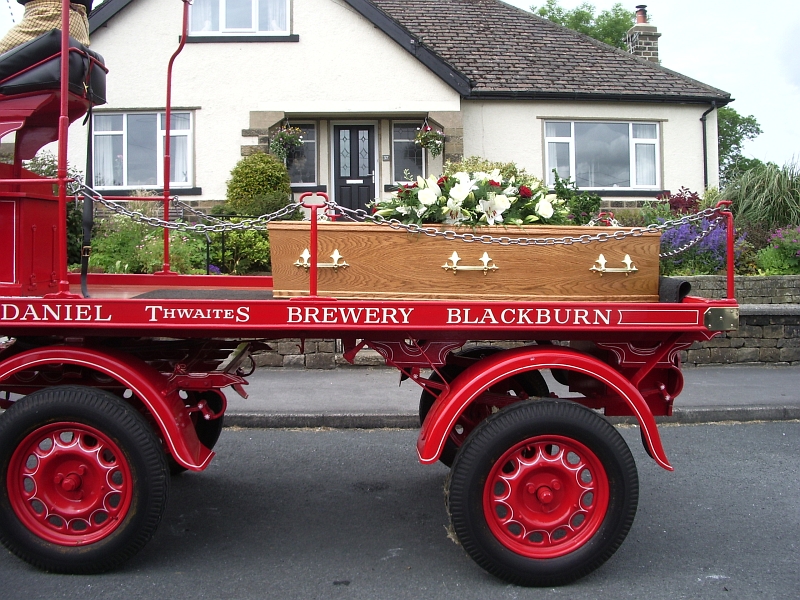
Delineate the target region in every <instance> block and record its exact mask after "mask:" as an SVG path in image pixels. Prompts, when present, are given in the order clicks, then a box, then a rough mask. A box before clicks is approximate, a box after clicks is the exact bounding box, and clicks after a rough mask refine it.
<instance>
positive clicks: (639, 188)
mask: <svg viewBox="0 0 800 600" xmlns="http://www.w3.org/2000/svg"><path fill="white" fill-rule="evenodd" d="M183 6H184V2H183V1H182V0H106V2H104V3H103V4H101V5H99V6H98V7H97V8H96V9H95V11H93V13H92V15H91V18H90V24H91V39H92V49H93V50H96V51H98V52H99V53H100V54H102V55H103V56H104V57H105V60H106V65H107V66H108V68H109V69H110V73H109V76H108V82H107V84H108V90H107V97H108V104H107V105H105V106H102V107H100V108H98V109H97V110H95V112H94V169H95V187H97V188H98V189H100V190H102V191H105V192H106V193H108V194H116V193H123V194H124V193H126V192H129V191H130V190H133V189H136V188H154V189H157V188H159V187H160V186H162V185H163V177H164V174H163V172H162V171H163V168H162V166H161V154H162V153H163V139H164V136H165V135H166V133H165V127H164V125H165V123H164V119H163V116H162V115H163V111H164V108H165V99H166V71H167V63H168V61H169V59H170V56H171V55H172V54H173V52H174V51H175V50H176V48H177V46H178V43H179V34H180V32H181V22H182V12H183ZM638 16H639V19H638V20H639V21H640V23H638V24H637V25H635V26H634V27H633V28H632V29H631V31H630V32H629V39H630V40H631V42H632V43H633V44H634V45H635V46H636V48H634V49H633V51H634V52H636V53H637V54H639V55H640V56H637V55H634V54H631V53H626V52H623V51H620V50H617V49H615V48H612V47H610V46H607V45H605V44H603V43H601V42H598V41H595V40H593V39H591V38H588V37H587V36H584V35H582V34H579V33H576V32H574V31H571V30H569V29H566V28H563V27H560V26H558V25H555V24H553V23H551V22H550V21H547V20H545V19H542V18H539V17H537V16H534V15H532V14H530V13H528V12H525V11H522V10H520V9H517V8H514V7H512V6H509V5H507V4H505V3H503V2H499V1H497V0H194V2H193V4H192V5H191V7H190V20H189V24H190V33H189V35H188V37H187V39H186V42H187V43H186V46H185V48H184V49H183V51H182V53H181V54H180V55H179V56H178V57H177V59H176V61H175V68H174V75H173V92H172V100H173V101H172V104H173V111H174V113H173V114H174V118H173V120H172V132H171V135H172V148H173V151H172V162H173V169H172V170H173V174H172V179H171V183H170V187H171V189H173V190H174V192H175V193H176V194H178V195H179V196H181V197H182V198H184V199H187V200H188V199H196V200H223V199H224V198H225V184H226V180H227V179H228V177H229V174H230V171H231V169H232V168H233V166H234V165H235V164H236V162H237V161H238V160H239V159H240V158H241V157H242V156H243V155H246V154H248V153H251V152H254V151H265V150H266V149H267V147H268V140H269V136H270V132H271V131H274V128H275V127H276V126H278V125H280V124H282V123H286V122H288V123H290V124H291V125H294V126H298V127H300V128H302V129H303V130H304V134H305V135H304V144H303V148H302V150H301V151H299V152H297V153H295V155H293V156H292V157H290V158H289V164H288V166H289V169H290V173H291V177H292V183H293V190H295V191H296V192H300V191H304V190H318V191H327V192H328V193H329V194H330V195H331V196H332V197H333V198H334V199H336V200H337V201H338V202H340V203H343V204H346V205H350V206H353V207H355V206H363V205H364V203H365V202H367V201H369V200H371V199H373V198H375V197H378V196H381V195H383V194H387V193H388V191H389V190H391V189H392V187H393V186H394V185H395V184H396V183H397V182H398V181H402V180H403V173H404V171H405V170H408V171H410V172H411V174H412V175H416V174H425V175H428V174H436V173H438V172H439V171H440V170H441V166H442V160H443V159H445V160H446V159H457V158H459V157H461V156H462V155H463V156H472V155H478V156H482V157H485V158H488V159H491V160H498V161H514V162H516V163H517V164H518V165H520V166H522V167H524V168H525V169H527V170H528V172H530V173H532V174H534V175H537V176H539V177H542V178H548V174H549V173H551V171H552V169H557V171H558V172H559V174H560V175H561V176H563V177H569V178H571V179H572V180H574V181H577V183H578V185H579V187H580V188H583V189H592V190H597V191H598V193H599V194H600V195H601V196H603V198H604V199H605V200H606V201H608V202H609V203H610V204H611V205H612V206H615V205H616V206H624V205H626V204H627V203H630V202H632V201H636V200H640V199H644V198H653V197H655V196H656V195H658V194H659V193H662V192H663V191H664V190H677V189H678V188H679V187H681V186H686V187H688V188H690V189H692V190H697V191H702V190H703V189H704V188H705V187H707V186H713V185H716V184H717V181H718V175H717V171H718V154H717V143H716V140H717V122H716V110H715V109H716V108H717V107H719V106H723V105H725V104H726V103H728V102H730V100H731V98H730V95H729V94H727V93H725V92H723V91H721V90H718V89H715V88H712V87H710V86H707V85H705V84H702V83H700V82H698V81H695V80H692V79H690V78H688V77H685V76H683V75H680V74H678V73H675V72H673V71H670V70H668V69H665V68H663V67H661V66H660V65H659V64H658V63H657V62H655V61H657V38H658V36H659V34H658V33H657V32H656V31H655V28H654V27H652V26H650V25H649V24H647V23H646V16H645V15H644V10H643V9H642V10H640V11H639V15H638ZM646 55H649V56H646ZM426 119H427V122H428V123H430V124H431V125H433V126H435V127H438V128H441V129H443V130H444V132H445V134H446V136H447V138H446V142H445V148H444V155H443V156H440V157H438V158H437V159H435V160H431V159H430V158H429V157H428V156H427V153H426V152H424V151H421V150H420V148H419V147H418V146H415V144H414V141H413V139H414V135H415V133H416V129H417V127H420V126H421V125H422V123H423V122H424V121H425V120H426ZM79 128H80V126H79V125H74V126H73V129H72V132H71V133H72V141H71V150H72V151H74V152H75V153H76V155H77V156H81V155H82V154H83V152H85V143H86V140H85V133H81V132H80V131H79ZM76 164H79V163H77V162H76ZM549 178H550V179H552V176H550V177H549Z"/></svg>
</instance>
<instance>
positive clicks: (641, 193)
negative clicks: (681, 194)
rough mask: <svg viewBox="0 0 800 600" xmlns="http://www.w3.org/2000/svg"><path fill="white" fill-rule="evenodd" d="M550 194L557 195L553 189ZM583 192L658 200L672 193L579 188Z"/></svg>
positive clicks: (608, 196)
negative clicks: (657, 198)
mask: <svg viewBox="0 0 800 600" xmlns="http://www.w3.org/2000/svg"><path fill="white" fill-rule="evenodd" d="M549 192H550V193H551V194H555V193H556V192H555V190H554V189H552V188H551V189H550V190H549ZM581 192H586V193H587V194H597V195H598V196H601V197H603V198H656V197H658V196H661V195H663V194H669V193H670V192H669V190H648V189H642V190H614V189H610V190H597V189H594V190H587V189H582V188H578V193H579V194H580V193H581Z"/></svg>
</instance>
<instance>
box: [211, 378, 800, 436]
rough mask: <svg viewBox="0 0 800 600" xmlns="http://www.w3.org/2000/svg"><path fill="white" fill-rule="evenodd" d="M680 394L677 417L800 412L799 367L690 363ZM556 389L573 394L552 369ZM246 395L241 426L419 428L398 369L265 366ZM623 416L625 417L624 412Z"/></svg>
mask: <svg viewBox="0 0 800 600" xmlns="http://www.w3.org/2000/svg"><path fill="white" fill-rule="evenodd" d="M683 374H684V379H685V385H684V390H683V392H682V393H681V394H680V395H679V396H678V398H677V399H676V400H675V411H674V412H675V415H674V416H673V417H667V418H664V419H661V420H665V421H674V422H679V423H708V422H718V421H754V420H758V421H774V420H779V421H781V420H793V419H800V366H789V365H787V366H759V365H726V366H710V367H697V368H689V369H685V370H684V371H683ZM545 379H546V380H547V381H548V385H549V386H550V389H551V391H554V392H555V393H557V394H558V395H559V396H560V397H565V396H569V393H568V391H567V390H566V388H564V387H563V386H560V385H559V384H557V383H556V382H555V381H554V380H553V379H552V378H551V377H550V376H549V374H546V376H545ZM249 382H250V383H249V385H248V386H247V388H246V389H247V392H248V394H249V398H248V399H246V400H245V399H242V398H239V397H238V396H236V395H235V394H233V393H228V400H229V404H228V412H227V414H226V417H225V418H226V424H228V425H233V426H241V427H343V428H351V427H363V428H376V427H418V426H419V417H418V405H419V396H420V388H419V386H417V385H416V384H415V383H413V382H412V381H404V382H403V383H402V384H400V375H399V373H398V372H397V371H396V370H394V369H389V368H382V367H340V368H338V369H333V370H327V371H321V370H301V369H283V368H260V369H257V370H256V372H255V373H254V374H253V375H252V376H251V377H250V378H249ZM623 420H624V419H623Z"/></svg>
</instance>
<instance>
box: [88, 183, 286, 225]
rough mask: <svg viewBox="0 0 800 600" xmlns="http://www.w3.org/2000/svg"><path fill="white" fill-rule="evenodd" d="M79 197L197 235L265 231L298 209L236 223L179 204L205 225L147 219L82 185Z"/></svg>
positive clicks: (145, 220) (144, 220)
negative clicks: (270, 225)
mask: <svg viewBox="0 0 800 600" xmlns="http://www.w3.org/2000/svg"><path fill="white" fill-rule="evenodd" d="M79 193H80V195H82V196H84V197H89V198H91V199H93V200H94V201H95V202H99V203H100V204H102V205H103V206H105V207H106V208H107V209H108V210H110V211H111V212H113V213H116V214H118V215H122V216H124V217H128V218H129V219H131V220H133V221H136V222H137V223H144V224H145V225H149V226H151V227H161V228H164V229H170V230H173V231H190V232H197V233H219V232H222V231H244V230H255V231H266V229H267V223H269V222H270V221H275V220H277V219H280V218H282V217H285V216H287V215H291V214H292V213H294V212H295V211H296V210H298V209H299V208H300V203H298V202H290V203H289V204H287V205H286V206H284V207H283V208H280V209H278V210H276V211H275V212H273V213H269V214H265V215H261V216H258V217H253V218H247V219H242V220H241V221H238V222H236V223H233V222H230V221H223V220H221V219H217V218H216V217H209V216H208V215H205V214H204V213H201V212H200V211H196V210H195V209H193V208H191V207H189V206H187V205H186V204H185V203H183V202H181V203H180V204H181V205H182V206H183V207H185V208H189V210H190V212H192V213H195V214H198V213H199V216H202V217H203V218H204V219H206V220H208V221H210V222H211V223H212V225H206V224H204V223H195V224H192V223H184V222H182V221H165V220H164V219H159V218H158V217H148V216H147V215H145V214H143V213H142V212H140V211H138V210H130V209H128V208H126V207H125V206H122V205H121V204H118V203H117V202H113V201H111V200H107V199H106V198H103V196H102V194H100V193H99V192H97V191H95V190H93V189H92V188H90V187H88V186H86V185H83V186H82V187H81V189H80V192H79Z"/></svg>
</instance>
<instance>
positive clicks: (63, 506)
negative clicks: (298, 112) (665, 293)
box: [0, 2, 738, 585]
mask: <svg viewBox="0 0 800 600" xmlns="http://www.w3.org/2000/svg"><path fill="white" fill-rule="evenodd" d="M184 4H185V6H188V4H187V3H186V2H184ZM65 5H66V2H65ZM67 46H69V47H70V49H65V47H67ZM61 52H63V53H64V54H63V55H65V56H66V55H67V53H69V54H70V55H73V54H74V55H77V56H78V57H81V58H83V59H84V60H83V61H82V63H81V64H82V68H83V71H80V68H79V67H76V66H75V65H72V66H70V69H76V71H75V72H72V71H70V72H65V70H62V72H61V80H60V81H61V83H60V84H59V85H60V87H58V88H57V89H51V88H46V89H44V90H42V89H33V90H28V91H23V92H20V93H15V94H12V95H8V96H3V97H0V126H2V127H5V128H4V129H3V132H8V131H13V130H15V128H16V131H18V137H17V139H18V140H20V139H23V140H25V139H34V138H36V139H37V140H39V141H41V142H42V144H44V143H46V142H49V141H52V140H53V139H56V138H58V139H59V141H60V150H61V151H60V153H59V161H60V168H59V175H58V177H57V178H55V179H53V180H46V179H40V178H37V177H35V176H33V175H32V174H26V173H24V172H23V170H22V168H21V162H22V160H23V159H26V158H31V157H32V155H33V154H35V151H36V150H38V147H36V148H33V146H35V145H36V144H33V143H30V144H27V145H26V144H23V145H21V146H20V145H18V154H17V156H16V157H15V165H14V166H13V167H12V168H11V169H10V171H9V172H7V173H5V174H4V178H3V179H2V180H0V230H2V232H3V236H2V239H0V245H2V255H3V256H4V257H5V258H3V259H0V336H3V337H0V392H4V396H3V397H1V398H0V408H3V409H5V411H4V413H3V414H2V415H0V541H2V543H3V544H4V545H5V546H6V547H7V548H9V549H10V550H11V551H12V552H14V553H15V554H17V555H18V556H20V557H21V558H22V559H24V560H26V561H28V562H30V563H31V564H34V565H36V566H38V567H40V568H43V569H46V570H51V571H57V572H69V573H86V572H98V571H104V570H108V569H113V568H115V567H117V566H119V565H120V564H122V563H123V562H124V561H125V560H127V559H128V558H130V557H131V556H132V555H133V554H134V553H135V552H137V551H138V550H140V549H141V548H142V547H143V546H144V545H145V544H146V543H147V541H148V540H149V539H150V538H151V536H152V535H153V533H154V532H155V530H156V528H157V526H158V523H159V520H160V518H161V515H162V513H163V510H164V508H165V505H166V497H167V488H168V485H169V477H170V470H172V471H173V472H176V471H180V470H194V471H200V470H203V469H204V468H206V466H207V465H208V464H209V462H210V461H211V460H212V458H213V456H214V452H213V447H214V444H215V442H216V441H217V438H218V436H219V435H220V431H221V428H222V423H223V418H224V413H225V409H226V407H227V403H228V401H229V398H228V396H227V395H226V393H225V392H223V390H227V389H229V388H230V389H231V390H234V391H236V392H239V393H240V394H244V385H246V377H245V375H244V374H243V372H244V371H243V368H242V367H243V365H244V364H245V362H246V361H247V360H248V357H249V356H250V353H251V352H252V351H254V350H259V349H263V348H264V347H265V345H267V344H269V342H270V341H271V340H276V339H283V338H301V339H305V338H329V339H330V338H335V339H339V340H341V341H342V344H343V347H344V348H345V357H346V358H348V359H352V358H353V357H354V356H355V354H356V353H357V352H358V351H359V350H360V349H361V348H363V347H365V346H366V347H369V348H372V349H374V350H377V351H378V352H379V353H380V354H381V355H382V356H383V357H384V358H385V360H386V363H387V364H388V365H391V366H393V367H396V368H397V369H399V370H400V371H401V373H402V374H403V376H404V377H407V378H408V379H410V380H411V381H413V382H415V383H417V384H419V385H420V386H421V388H422V393H421V398H420V417H421V421H422V423H421V429H420V434H419V438H418V442H417V452H418V454H419V458H420V461H422V462H423V463H433V462H436V461H438V460H441V461H443V462H445V463H446V464H448V465H451V466H452V472H451V475H450V478H449V483H448V510H449V513H450V517H451V520H452V525H453V528H454V531H455V533H456V535H457V536H458V538H459V540H460V541H461V544H462V546H463V547H464V549H465V550H466V551H467V552H468V553H469V554H470V556H471V557H472V558H473V559H474V560H475V561H476V562H477V563H478V564H479V565H480V566H481V567H483V568H484V569H486V570H487V571H489V572H491V573H493V574H495V575H497V576H498V577H501V578H503V579H506V580H508V581H511V582H514V583H518V584H523V585H555V584H561V583H565V582H568V581H571V580H574V579H576V578H578V577H581V576H583V575H585V574H587V573H588V572H590V571H592V570H593V569H595V568H597V567H599V566H600V565H601V564H602V563H603V562H605V561H606V560H607V559H608V558H609V557H610V556H611V555H612V554H613V553H614V551H615V550H616V549H617V548H618V547H619V545H620V544H621V543H622V541H623V540H624V538H625V536H626V535H627V532H628V530H629V528H630V526H631V524H632V522H633V518H634V515H635V512H636V507H637V501H638V478H637V473H636V466H635V464H634V461H633V458H632V456H631V453H630V451H629V449H628V447H627V446H626V444H625V443H624V441H623V440H622V438H621V436H620V435H619V433H618V432H617V431H616V430H615V429H614V428H613V427H612V426H611V425H610V424H609V423H608V422H607V421H606V420H605V419H604V418H603V415H632V416H635V417H636V419H637V420H638V422H639V425H640V427H641V431H642V441H643V443H644V446H645V448H646V450H647V452H648V453H649V455H650V456H651V457H652V458H653V459H654V460H655V461H656V462H657V463H658V464H659V465H660V466H662V467H663V468H665V469H667V470H672V467H671V466H670V463H669V460H668V458H667V454H666V452H665V450H664V448H663V446H662V443H661V439H660V436H659V431H658V428H657V426H656V422H655V419H654V417H655V416H659V415H670V414H671V411H672V403H673V400H674V398H675V397H676V396H677V395H678V394H679V393H680V392H681V389H682V386H683V378H682V375H681V371H680V358H679V353H680V351H681V350H682V349H684V348H687V347H688V346H689V345H691V344H692V343H694V342H696V341H703V340H708V339H710V338H711V337H713V336H714V335H717V334H718V333H719V332H722V331H727V330H731V329H735V328H736V327H737V325H738V306H737V304H736V301H735V300H734V299H733V285H732V284H733V277H732V264H729V289H728V298H727V299H724V300H707V299H703V298H695V297H691V296H688V295H685V294H676V295H675V296H674V297H672V298H669V299H666V300H667V301H661V302H619V301H615V302H603V301H594V300H593V301H567V302H565V301H539V300H536V301H531V300H487V301H482V300H480V299H471V300H463V299H446V298H445V299H441V298H439V299H433V300H416V299H414V300H406V299H402V298H400V299H392V298H388V299H385V298H379V299H370V298H365V299H342V298H331V297H324V296H323V295H320V294H318V293H317V279H318V277H319V273H318V272H317V271H318V265H319V261H318V258H317V256H316V255H317V254H318V253H319V251H318V249H317V246H318V239H317V236H318V232H317V228H318V226H317V220H316V213H317V206H316V205H311V204H307V206H308V207H310V208H311V211H312V218H311V221H310V224H308V228H309V230H310V234H309V235H310V237H309V239H308V243H309V247H310V249H311V251H310V256H309V257H306V259H305V263H303V264H301V265H300V267H303V268H306V269H307V270H308V285H309V289H308V294H307V295H303V296H299V297H293V298H286V297H280V298H278V297H273V293H272V291H273V290H272V279H271V278H270V277H220V276H214V277H207V276H179V275H175V274H171V273H169V271H168V264H167V262H168V260H166V261H165V268H164V272H163V273H162V274H160V275H159V274H156V275H150V276H120V275H107V276H104V275H90V276H88V278H87V279H86V280H85V281H84V282H83V286H82V287H83V288H84V290H88V291H89V292H90V294H88V295H87V294H79V293H76V291H77V289H78V288H79V285H78V284H79V283H80V281H79V280H77V279H76V278H75V276H71V275H68V274H67V273H66V257H65V247H66V234H65V232H64V227H63V226H62V224H63V223H65V218H64V217H65V213H66V202H67V191H66V190H67V183H68V180H67V177H66V166H65V165H66V163H65V160H66V159H65V158H64V155H65V152H64V150H65V148H66V145H65V140H66V124H68V122H69V121H70V120H74V119H75V118H78V116H80V114H82V112H85V110H87V109H88V108H89V106H90V104H93V103H97V102H98V99H99V97H100V96H99V95H98V94H97V90H98V87H99V85H100V81H99V80H100V79H102V77H101V72H102V74H103V75H104V71H103V69H102V63H101V59H100V58H99V57H98V56H96V55H92V54H90V53H88V51H86V50H85V49H83V48H81V47H77V46H75V44H74V43H69V42H68V40H66V38H64V41H63V42H62V48H61V50H60V51H59V52H55V53H52V54H53V55H52V56H50V57H49V58H48V59H47V60H44V61H39V62H41V64H49V62H48V61H52V60H57V59H58V58H59V56H60V55H61ZM73 62H74V61H64V63H65V64H66V63H70V64H72V63H73ZM77 62H81V61H77ZM36 64H39V63H36ZM1 66H2V59H0V67H1ZM34 66H36V65H34ZM64 69H66V67H64ZM75 77H79V78H80V77H82V78H83V79H82V80H87V81H88V80H90V79H92V78H93V77H94V78H95V84H94V91H92V90H91V88H90V86H85V87H84V88H82V89H80V88H79V89H74V88H69V87H68V86H67V82H68V80H69V79H70V78H72V79H75ZM87 78H88V79H87ZM4 83H6V81H5V80H2V81H0V93H3V94H5V92H3V84H4ZM34 87H35V86H34ZM40 96H47V98H45V99H44V100H46V101H43V100H42V99H41V98H40ZM59 102H60V110H59V111H55V112H54V111H53V110H52V109H51V108H44V109H42V108H39V107H41V106H44V107H52V106H53V105H54V104H53V103H56V104H58V103H59ZM34 104H35V106H34ZM168 104H169V103H168ZM21 107H22V108H21ZM23 108H24V110H23ZM6 109H7V110H6ZM3 111H6V112H3ZM26 111H27V112H26ZM43 111H44V112H43ZM28 113H29V114H28ZM15 115H16V116H15ZM15 119H16V120H15ZM3 123H6V125H3ZM42 123H49V124H50V125H49V127H50V128H51V129H52V130H53V131H55V132H57V133H58V135H55V137H54V135H52V133H51V134H48V135H39V137H36V136H33V135H26V132H27V131H28V129H29V128H34V127H36V128H38V129H37V131H41V129H42V127H43V125H42ZM48 131H49V130H48ZM42 140H43V141H42ZM168 155H169V151H168V150H167V157H168ZM167 160H168V158H167ZM165 172H169V168H168V165H167V167H166V168H165ZM52 184H57V185H58V189H59V193H58V195H53V194H52V193H51V192H49V188H50V187H51V186H52ZM84 195H85V197H86V198H87V201H88V198H92V197H93V196H94V194H93V192H92V191H91V190H89V191H86V192H84ZM95 199H97V198H96V197H95ZM169 200H170V197H169V191H168V189H167V190H165V204H166V205H168V204H169ZM328 207H329V208H335V206H334V205H332V204H328ZM713 212H715V213H716V215H715V216H717V217H719V218H721V219H724V220H726V221H727V225H728V237H729V263H732V251H730V250H731V249H732V243H733V242H732V235H733V233H732V226H731V225H732V222H731V218H730V213H729V212H727V210H726V208H725V206H722V207H720V208H719V209H717V210H716V211H713ZM166 214H167V210H166V208H165V215H166ZM376 227H377V225H376ZM450 237H452V236H450ZM583 241H584V242H587V243H593V242H596V243H598V244H600V243H601V242H600V241H598V240H597V239H592V240H583ZM441 243H442V244H443V245H446V247H447V248H448V253H449V251H450V250H451V249H456V248H457V246H454V245H455V244H460V243H461V242H460V241H459V240H453V239H447V240H443V241H442V242H441ZM491 243H492V242H491V241H489V244H491ZM500 243H506V244H507V243H508V240H507V239H506V240H503V241H502V242H500ZM512 243H513V242H512ZM576 243H579V242H576ZM531 245H533V246H535V244H531ZM165 250H166V254H167V256H168V247H166V248H165ZM535 250H536V248H535V247H534V248H533V251H535ZM336 260H338V259H334V262H336ZM485 264H486V263H485ZM453 265H455V262H454V263H453ZM320 266H325V265H320ZM327 266H330V265H327ZM448 268H451V269H452V268H453V267H452V266H450V267H448ZM445 270H447V269H445ZM593 270H596V269H593ZM628 274H629V273H624V274H621V273H617V274H616V276H619V277H627V276H628ZM471 275H475V276H477V277H484V276H485V271H484V273H475V274H459V275H458V276H459V277H461V278H462V279H461V280H457V281H462V280H463V278H464V277H465V276H471ZM449 276H450V277H452V275H449ZM598 276H600V275H598ZM606 276H609V277H610V276H614V275H613V273H612V271H609V274H608V275H606ZM474 340H504V341H510V340H513V341H520V342H524V344H523V345H522V346H521V347H516V348H513V349H510V350H500V349H497V348H489V347H487V348H472V349H469V350H461V349H462V347H464V345H465V344H466V343H467V342H468V341H474ZM546 370H549V371H550V373H551V374H552V375H553V377H554V378H555V379H556V380H558V381H559V382H560V383H562V384H564V385H566V386H568V387H569V389H570V391H571V392H573V394H571V395H570V397H569V398H568V399H558V398H556V397H554V395H553V394H552V393H551V391H550V390H549V389H548V386H547V384H546V381H545V379H544V378H543V376H542V372H543V371H546ZM230 401H235V400H234V399H233V398H231V399H230Z"/></svg>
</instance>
